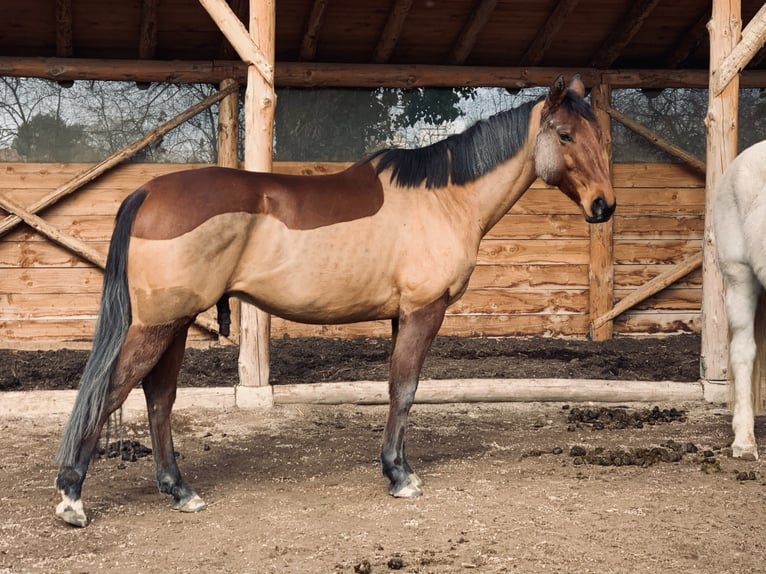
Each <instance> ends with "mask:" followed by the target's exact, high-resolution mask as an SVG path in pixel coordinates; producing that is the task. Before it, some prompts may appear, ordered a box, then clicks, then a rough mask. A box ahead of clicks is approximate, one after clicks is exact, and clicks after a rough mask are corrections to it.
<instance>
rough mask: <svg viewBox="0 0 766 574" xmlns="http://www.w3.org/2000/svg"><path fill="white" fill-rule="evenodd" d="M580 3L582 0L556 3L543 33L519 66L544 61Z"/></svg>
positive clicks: (528, 49)
mask: <svg viewBox="0 0 766 574" xmlns="http://www.w3.org/2000/svg"><path fill="white" fill-rule="evenodd" d="M579 2H580V0H561V2H557V3H556V7H555V8H554V9H553V11H552V12H551V13H550V15H549V16H548V19H547V20H546V21H545V25H544V26H543V30H542V32H540V33H539V34H537V36H535V39H534V40H533V41H532V43H531V44H530V45H529V47H528V48H527V51H526V52H524V55H523V56H521V60H519V66H536V65H537V64H539V63H540V62H541V61H542V59H543V57H544V56H545V52H546V51H547V50H548V48H549V47H550V45H551V42H553V39H554V38H555V37H556V34H558V32H559V30H560V29H561V27H562V26H563V25H564V24H565V23H566V21H567V19H569V16H570V15H571V14H572V12H574V9H575V8H576V7H577V4H579Z"/></svg>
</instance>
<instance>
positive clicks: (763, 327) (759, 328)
mask: <svg viewBox="0 0 766 574" xmlns="http://www.w3.org/2000/svg"><path fill="white" fill-rule="evenodd" d="M753 338H754V339H755V361H754V362H753V379H752V386H751V396H752V399H753V410H754V411H755V414H757V415H759V414H762V413H764V412H766V290H764V289H762V290H761V293H760V295H759V296H758V305H757V307H756V309H755V324H754V325H753ZM729 343H730V344H731V341H729ZM728 371H729V381H728V387H729V388H728V391H729V404H730V405H733V404H734V378H733V375H732V370H731V366H729V369H728Z"/></svg>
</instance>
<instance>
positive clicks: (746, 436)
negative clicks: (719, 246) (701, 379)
mask: <svg viewBox="0 0 766 574" xmlns="http://www.w3.org/2000/svg"><path fill="white" fill-rule="evenodd" d="M733 272H736V275H734V274H733ZM726 279H727V282H726V298H725V299H726V316H727V317H728V321H729V336H730V342H729V363H730V368H731V370H732V374H733V376H734V409H733V415H732V429H733V430H734V442H733V443H732V445H731V448H732V456H734V457H737V458H745V459H750V460H754V459H757V458H758V447H757V445H756V443H755V432H754V424H755V418H754V414H753V403H752V396H751V392H752V376H753V361H754V360H755V353H756V343H755V335H754V328H753V327H754V317H755V310H756V305H757V303H758V295H759V294H760V291H761V289H762V287H761V285H760V283H759V282H758V280H757V279H756V278H755V276H754V275H753V273H752V271H751V270H750V268H749V267H747V266H745V265H739V266H737V267H736V268H735V267H734V266H729V267H728V268H727V273H726Z"/></svg>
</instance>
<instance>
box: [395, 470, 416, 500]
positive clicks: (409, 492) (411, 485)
mask: <svg viewBox="0 0 766 574" xmlns="http://www.w3.org/2000/svg"><path fill="white" fill-rule="evenodd" d="M421 486H423V481H422V480H420V478H419V477H418V475H417V474H414V473H413V474H411V475H410V477H409V479H408V480H407V482H405V483H404V484H403V485H402V486H397V485H393V484H392V485H391V488H390V489H389V493H391V496H393V497H394V498H417V497H418V496H422V495H423V489H422V488H421Z"/></svg>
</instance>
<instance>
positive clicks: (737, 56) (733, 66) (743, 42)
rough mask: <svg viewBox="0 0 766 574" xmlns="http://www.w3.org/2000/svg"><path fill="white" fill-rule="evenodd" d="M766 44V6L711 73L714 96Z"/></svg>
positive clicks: (721, 90)
mask: <svg viewBox="0 0 766 574" xmlns="http://www.w3.org/2000/svg"><path fill="white" fill-rule="evenodd" d="M765 42H766V4H764V5H763V6H761V9H760V10H758V13H757V14H756V15H755V16H753V19H752V20H750V23H749V24H748V25H747V26H746V27H745V29H744V30H742V38H741V39H740V41H739V43H737V45H736V46H735V47H734V49H733V50H732V51H731V53H730V54H729V55H728V56H726V59H724V61H723V62H721V65H720V66H719V67H718V69H717V70H714V71H713V73H712V80H713V85H711V86H710V89H711V90H712V91H713V94H714V95H716V96H717V95H719V94H720V93H721V92H723V90H724V89H725V88H726V86H728V85H729V82H731V80H732V78H733V77H734V76H736V75H737V74H738V73H739V72H740V71H741V70H742V68H744V67H745V66H747V64H748V62H749V61H750V58H752V57H753V56H754V55H755V54H756V52H758V50H760V49H761V48H762V47H763V45H764V43H765Z"/></svg>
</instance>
